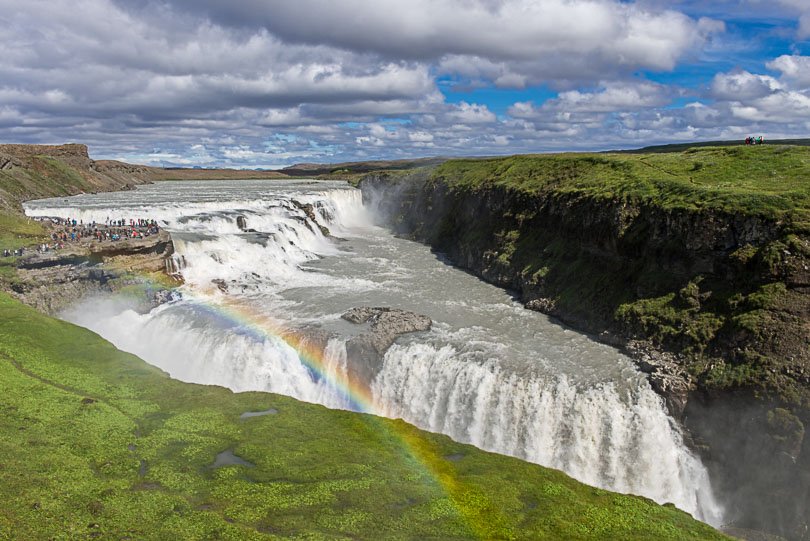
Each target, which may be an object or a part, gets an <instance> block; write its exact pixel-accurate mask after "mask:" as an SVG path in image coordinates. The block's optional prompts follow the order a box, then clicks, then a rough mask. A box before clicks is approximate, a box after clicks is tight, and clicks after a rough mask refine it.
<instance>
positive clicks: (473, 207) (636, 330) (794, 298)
mask: <svg viewBox="0 0 810 541" xmlns="http://www.w3.org/2000/svg"><path fill="white" fill-rule="evenodd" d="M808 164H810V151H808V150H807V149H801V148H794V147H772V148H769V147H762V148H744V147H737V148H734V147H730V148H706V149H699V150H688V151H685V152H682V153H669V154H657V155H610V154H599V155H577V154H575V155H553V156H517V157H513V158H503V159H487V160H454V161H449V162H447V163H445V164H443V165H440V166H438V167H436V168H428V169H423V170H420V171H415V172H405V173H402V172H397V173H385V174H380V173H372V174H370V175H368V176H366V177H365V178H364V179H363V180H362V181H361V182H360V187H361V189H362V190H363V192H364V198H365V200H366V202H367V203H368V204H369V205H371V206H372V207H376V208H378V209H379V211H380V213H381V215H382V216H384V217H385V221H386V223H387V225H388V226H389V227H391V228H392V229H393V230H394V232H396V233H398V234H400V235H403V236H406V237H409V238H412V239H415V240H419V241H421V242H425V243H427V244H429V245H430V246H432V247H433V249H434V250H436V251H438V252H441V253H442V254H444V255H445V256H446V257H447V258H448V260H449V261H450V262H451V263H453V264H455V265H457V266H459V267H462V268H464V269H467V270H468V271H470V272H472V273H473V274H476V275H477V276H480V277H481V278H483V279H485V280H487V281H489V282H491V283H494V284H496V285H499V286H501V287H505V288H508V289H510V290H512V291H515V292H516V295H517V296H518V297H519V298H521V299H522V300H523V301H524V302H525V303H526V305H527V307H529V308H532V309H535V310H540V311H543V312H545V313H547V314H549V315H551V316H553V317H555V318H557V319H558V320H560V321H562V322H564V323H565V324H568V325H571V326H572V327H574V328H576V329H579V330H583V331H586V332H589V333H592V334H593V335H595V336H597V337H599V338H600V339H602V340H603V341H606V342H609V343H611V344H614V345H617V346H620V347H624V348H625V349H626V350H627V351H628V352H629V353H631V354H632V355H633V356H634V357H635V358H636V359H637V361H638V363H639V366H640V368H641V369H642V370H644V371H646V372H648V373H649V374H650V376H651V377H650V381H651V384H652V385H653V387H654V388H655V389H656V390H658V391H659V393H661V394H662V395H663V396H664V398H665V399H666V400H667V403H668V406H669V407H670V410H671V411H672V412H673V414H674V415H675V416H677V417H679V418H681V419H682V421H683V423H684V424H685V426H686V427H687V428H688V429H689V432H690V434H691V435H692V437H693V439H694V443H693V444H694V446H695V448H696V449H698V450H699V451H701V454H702V456H703V457H704V460H705V461H706V462H707V464H708V465H709V467H710V468H712V472H713V479H716V480H717V481H716V482H717V484H718V485H719V487H718V488H719V491H720V492H721V494H725V495H726V498H727V502H728V504H729V506H730V508H731V510H732V517H731V518H732V519H735V518H736V519H738V520H739V524H740V525H745V526H748V527H754V528H760V529H765V530H769V531H772V532H777V533H779V534H781V535H786V536H788V537H791V538H793V539H804V538H805V536H806V535H808V534H807V528H808V524H807V517H808V516H810V501H808V496H807V494H808V487H810V444H808V442H807V440H808V438H805V437H804V427H805V426H806V425H807V423H808V421H809V420H810V415H808V412H809V411H810V409H808V405H810V399H809V397H810V391H809V390H808V387H809V385H808V383H810V381H809V378H808V376H809V375H810V342H809V341H810V329H809V328H808V321H810V274H808V269H810V243H808V231H810V228H809V227H808V223H810V220H808V217H809V216H810V186H808V184H807V181H806V179H807V173H808V169H810V166H809V165H808ZM775 457H776V459H775Z"/></svg>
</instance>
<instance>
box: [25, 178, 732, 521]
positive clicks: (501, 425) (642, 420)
mask: <svg viewBox="0 0 810 541" xmlns="http://www.w3.org/2000/svg"><path fill="white" fill-rule="evenodd" d="M222 186H223V185H219V184H216V183H199V184H196V185H194V188H195V192H194V195H195V198H190V197H189V194H188V193H186V192H184V191H183V189H187V188H184V186H183V185H179V184H174V183H170V184H167V185H166V186H147V187H142V188H139V189H138V190H135V191H134V192H132V193H130V194H129V195H128V197H129V198H130V199H127V198H126V197H125V196H123V195H121V196H118V195H116V196H111V195H109V194H107V195H101V194H100V195H98V196H82V198H71V199H66V200H61V199H60V200H48V201H43V202H33V203H29V204H27V211H28V213H29V215H36V216H60V217H68V216H70V217H75V218H77V219H81V220H83V221H85V222H89V221H94V220H95V221H97V222H101V223H103V222H104V221H105V220H106V219H107V218H111V219H122V218H123V219H127V220H128V219H130V218H148V219H152V218H154V219H159V220H160V221H161V223H162V224H163V226H164V227H165V228H166V229H168V230H169V231H170V232H171V234H172V238H173V240H174V245H175V251H176V253H175V258H176V259H175V262H174V264H173V266H172V267H173V270H174V271H175V272H179V273H181V274H182V276H183V278H184V280H185V285H184V286H183V288H184V289H183V296H182V298H181V299H180V300H176V301H174V302H172V303H170V304H167V305H163V306H160V307H158V308H156V309H154V310H152V311H151V312H150V313H147V314H139V313H137V312H135V311H133V310H131V309H128V308H127V307H125V306H122V305H121V304H120V301H117V300H110V299H107V300H101V301H100V300H97V299H95V300H92V301H90V302H91V304H90V305H84V306H82V305H80V306H76V307H74V308H72V309H71V310H69V311H67V312H66V313H65V314H64V315H63V317H65V318H66V319H68V320H70V321H72V322H74V323H77V324H80V325H83V326H85V327H88V328H90V329H92V330H94V331H96V332H98V333H99V334H101V335H102V336H104V337H105V338H107V339H109V340H110V341H111V342H113V343H114V344H115V345H116V346H118V347H119V348H121V349H124V350H127V351H130V352H132V353H135V354H137V355H139V356H140V357H142V358H143V359H145V360H146V361H148V362H150V363H152V364H154V365H156V366H158V367H160V368H162V369H164V370H166V371H167V372H168V373H169V374H170V375H171V376H172V377H175V378H178V379H181V380H184V381H189V382H195V383H203V384H217V385H225V386H227V387H229V388H231V389H233V390H234V391H248V390H257V391H269V392H274V393H280V394H284V395H288V396H292V397H295V398H298V399H300V400H305V401H309V402H315V403H320V404H323V405H325V406H328V407H332V408H343V409H350V408H351V407H352V404H353V403H354V402H353V401H352V397H351V396H346V394H345V389H339V388H337V387H336V386H335V385H334V384H333V382H334V381H335V380H339V381H345V380H346V379H347V378H348V377H349V375H350V373H351V366H352V359H350V358H347V356H346V347H345V342H346V340H347V339H348V336H349V335H351V333H353V332H357V331H356V330H354V329H353V328H351V327H348V325H349V324H348V323H346V322H341V320H340V319H339V315H340V313H342V311H344V310H345V309H347V308H350V307H352V306H359V305H363V304H371V305H374V304H373V303H377V302H381V303H396V304H395V306H397V305H399V304H402V305H404V304H409V305H410V306H412V307H413V309H414V310H420V309H424V310H425V311H426V315H429V316H431V317H433V318H434V319H439V320H440V321H439V322H437V325H434V329H433V330H432V331H430V332H429V333H422V334H418V335H413V336H411V337H409V338H407V339H405V340H401V341H400V342H399V343H398V344H395V345H394V346H392V347H391V348H390V349H389V350H388V351H387V353H386V354H385V356H384V358H383V360H382V364H381V366H379V367H378V370H377V372H376V376H375V377H374V379H373V381H371V382H368V383H369V384H370V388H371V392H372V395H373V398H374V406H373V409H374V413H377V414H379V415H384V416H387V417H393V418H403V419H405V420H406V421H408V422H410V423H413V424H415V425H417V426H419V427H421V428H424V429H426V430H430V431H434V432H441V433H444V434H447V435H449V436H450V437H452V438H454V439H456V440H458V441H461V442H467V443H471V444H473V445H475V446H477V447H480V448H482V449H486V450H489V451H493V452H497V453H502V454H508V455H512V456H515V457H518V458H521V459H524V460H528V461H531V462H536V463H538V464H541V465H544V466H549V467H553V468H558V469H560V470H563V471H565V472H566V473H568V474H570V475H571V476H573V477H575V478H577V479H579V480H581V481H583V482H585V483H588V484H592V485H595V486H599V487H602V488H606V489H610V490H615V491H619V492H631V493H635V494H641V495H643V496H647V497H650V498H652V499H654V500H656V501H657V502H660V503H665V502H672V503H674V504H676V505H677V506H678V507H680V508H682V509H684V510H686V511H688V512H690V513H692V514H693V515H695V516H696V517H698V518H700V519H702V520H704V521H707V522H709V523H711V524H715V525H717V524H720V523H721V521H722V517H721V514H722V510H721V508H720V507H719V505H718V504H717V502H716V500H715V499H714V497H713V495H712V491H711V485H710V482H709V479H708V476H707V473H706V470H705V468H704V467H703V465H702V464H701V463H700V460H699V459H698V458H697V457H696V456H695V455H694V454H693V453H692V452H691V451H690V450H689V449H688V448H687V447H686V445H685V444H684V441H683V437H682V434H681V432H680V429H679V427H678V426H677V424H676V423H674V421H673V420H672V419H670V418H669V417H668V415H667V414H666V410H665V408H664V405H663V402H662V400H661V398H660V397H659V396H657V395H656V394H655V393H654V392H653V391H652V390H651V389H650V386H649V384H648V383H647V381H646V379H645V378H644V376H643V375H642V374H640V373H639V372H638V371H637V370H635V368H633V366H632V364H631V362H630V361H629V359H627V358H626V357H623V356H621V355H620V354H618V353H617V352H615V350H611V349H610V348H607V347H606V346H602V345H598V344H594V343H592V342H591V341H590V340H588V339H587V338H586V337H583V336H581V335H578V334H576V333H573V332H570V331H561V330H560V329H559V328H558V327H556V326H554V325H552V324H551V323H548V322H547V321H546V320H544V319H542V316H541V315H539V314H536V313H532V312H529V311H526V310H523V309H521V308H520V307H519V306H516V305H514V304H509V302H511V301H505V300H502V299H500V297H497V296H496V295H495V294H494V293H492V291H495V288H493V287H492V286H488V285H486V284H482V283H481V282H479V281H477V280H475V279H474V278H471V277H469V276H467V275H465V274H463V273H461V272H460V271H457V270H455V269H449V268H448V267H446V266H444V265H443V264H441V263H440V262H438V261H436V258H435V257H434V256H431V255H430V254H429V252H428V251H427V250H426V249H425V248H424V247H420V246H418V245H415V244H413V243H405V241H399V240H398V239H394V238H393V237H391V236H390V235H388V234H387V233H384V232H381V230H379V229H378V228H373V226H372V225H371V220H370V219H369V217H368V216H367V215H366V211H365V209H364V208H363V204H362V198H361V194H360V192H359V191H358V190H353V189H349V188H347V187H346V186H345V185H341V186H337V185H335V184H334V183H333V184H332V185H329V186H327V187H323V186H321V185H317V184H315V183H312V182H309V183H307V184H302V185H297V184H295V183H292V182H291V183H288V184H282V183H266V182H265V183H261V184H260V183H256V184H255V185H252V187H251V185H247V186H249V187H250V189H251V190H253V192H250V193H254V195H255V197H246V196H245V195H244V192H245V190H247V188H245V186H246V184H244V183H234V184H232V185H225V187H224V188H223V187H222ZM225 188H227V189H225ZM161 190H162V191H161ZM248 191H249V190H248ZM105 197H107V198H109V197H113V200H109V199H105ZM139 197H140V198H141V199H138V198H139ZM183 198H188V199H183ZM321 226H324V227H326V228H328V230H329V231H328V233H330V234H331V235H327V234H325V230H324V229H322V227H321ZM339 238H344V239H347V240H346V241H345V242H341V241H339V240H337V239H339ZM395 241H396V243H395ZM403 252H404V253H403ZM364 265H365V266H364ZM417 265H421V267H417ZM409 266H411V267H412V268H409ZM440 278H441V279H442V280H444V281H443V282H441V284H440V285H439V286H437V287H434V288H433V289H430V288H428V285H429V284H431V283H434V282H435V283H438V281H439V279H440ZM453 288H457V290H453ZM434 297H435V298H434ZM392 299H393V300H392ZM226 301H233V302H238V303H239V305H240V306H243V307H246V310H247V312H248V313H249V314H252V315H255V316H256V317H257V318H261V317H273V318H280V319H281V320H283V321H284V323H285V325H286V326H288V327H289V328H297V329H304V328H311V327H315V328H319V329H321V330H324V329H326V330H328V331H329V335H330V336H331V338H329V339H328V340H327V341H325V342H323V344H322V345H321V346H319V348H320V353H319V359H318V360H319V362H318V363H317V364H316V365H313V363H311V362H307V359H305V358H304V357H303V356H302V353H301V351H300V349H301V348H300V347H299V351H296V349H294V348H293V347H292V346H291V345H290V344H289V343H288V342H287V341H285V340H284V339H282V338H281V337H280V335H279V334H278V333H274V332H265V333H258V334H257V332H256V329H255V328H254V326H251V324H250V321H247V322H246V321H242V320H239V319H238V318H237V319H234V318H233V317H227V314H226V313H225V311H223V310H221V308H222V307H223V306H225V305H226V304H227V302H226ZM410 306H403V307H406V308H409V307H410ZM243 315H244V314H243ZM476 318H478V319H476ZM501 320H504V321H507V323H503V324H501V323H500V321H501ZM499 325H500V326H499ZM451 327H452V328H453V329H455V330H454V331H452V332H451V331H448V330H447V329H448V328H451ZM454 332H455V333H456V334H454ZM572 344H574V345H572ZM299 346H300V344H299Z"/></svg>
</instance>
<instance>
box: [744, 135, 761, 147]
mask: <svg viewBox="0 0 810 541" xmlns="http://www.w3.org/2000/svg"><path fill="white" fill-rule="evenodd" d="M764 142H765V140H764V139H763V138H762V136H761V135H760V136H758V137H754V136H753V135H751V136H749V137H746V138H745V144H746V145H761V144H762V143H764Z"/></svg>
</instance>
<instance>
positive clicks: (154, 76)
mask: <svg viewBox="0 0 810 541" xmlns="http://www.w3.org/2000/svg"><path fill="white" fill-rule="evenodd" d="M0 26H2V29H3V30H2V32H1V33H0V142H7V143H15V142H18V143H63V142H83V143H86V144H88V145H89V146H90V150H91V155H92V156H93V157H95V158H116V159H122V160H126V161H130V162H134V163H146V164H152V165H184V166H203V167H211V166H217V165H224V166H229V167H281V166H285V165H290V164H293V163H298V162H339V161H347V160H356V159H360V160H365V159H378V158H383V159H390V158H409V157H420V156H455V155H495V154H515V153H526V152H548V151H557V150H604V149H615V148H636V147H640V146H645V145H649V144H658V143H667V142H676V141H677V142H682V141H693V140H711V139H735V138H743V137H745V135H747V134H762V135H764V136H765V137H766V138H770V139H774V138H782V137H796V136H800V137H805V136H808V134H809V133H810V0H739V1H728V0H716V1H713V2H705V1H700V0H675V1H669V2H665V1H663V0H636V1H626V0H625V1H620V0H407V1H406V0H294V1H293V0H239V1H234V0H0Z"/></svg>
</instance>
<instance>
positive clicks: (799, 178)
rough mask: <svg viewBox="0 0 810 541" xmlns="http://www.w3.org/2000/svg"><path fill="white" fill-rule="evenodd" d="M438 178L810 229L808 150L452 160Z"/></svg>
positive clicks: (711, 150) (733, 149)
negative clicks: (749, 217) (784, 222)
mask: <svg viewBox="0 0 810 541" xmlns="http://www.w3.org/2000/svg"><path fill="white" fill-rule="evenodd" d="M434 177H435V178H437V179H441V180H443V181H445V182H448V183H450V184H451V185H453V186H458V187H464V188H474V189H481V188H484V187H486V186H491V185H497V186H507V187H511V188H515V189H518V190H523V191H526V192H530V193H541V192H551V191H553V192H557V193H581V194H582V195H588V196H595V197H602V198H611V199H612V198H616V197H620V198H625V199H627V200H628V201H638V202H648V203H650V204H654V205H657V206H660V207H662V208H665V209H666V208H684V209H714V210H722V211H725V212H730V213H742V214H755V215H760V216H765V217H769V218H775V219H780V220H788V221H789V222H790V223H791V224H792V225H793V226H794V227H795V229H796V230H801V231H810V147H798V146H776V145H765V146H753V147H745V146H737V147H703V148H691V149H688V150H686V151H683V152H671V153H656V154H618V153H616V154H548V155H529V156H513V157H509V158H493V159H485V160H477V159H476V160H452V161H449V162H446V163H444V164H442V165H440V166H439V167H438V168H437V170H436V172H435V173H434Z"/></svg>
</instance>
